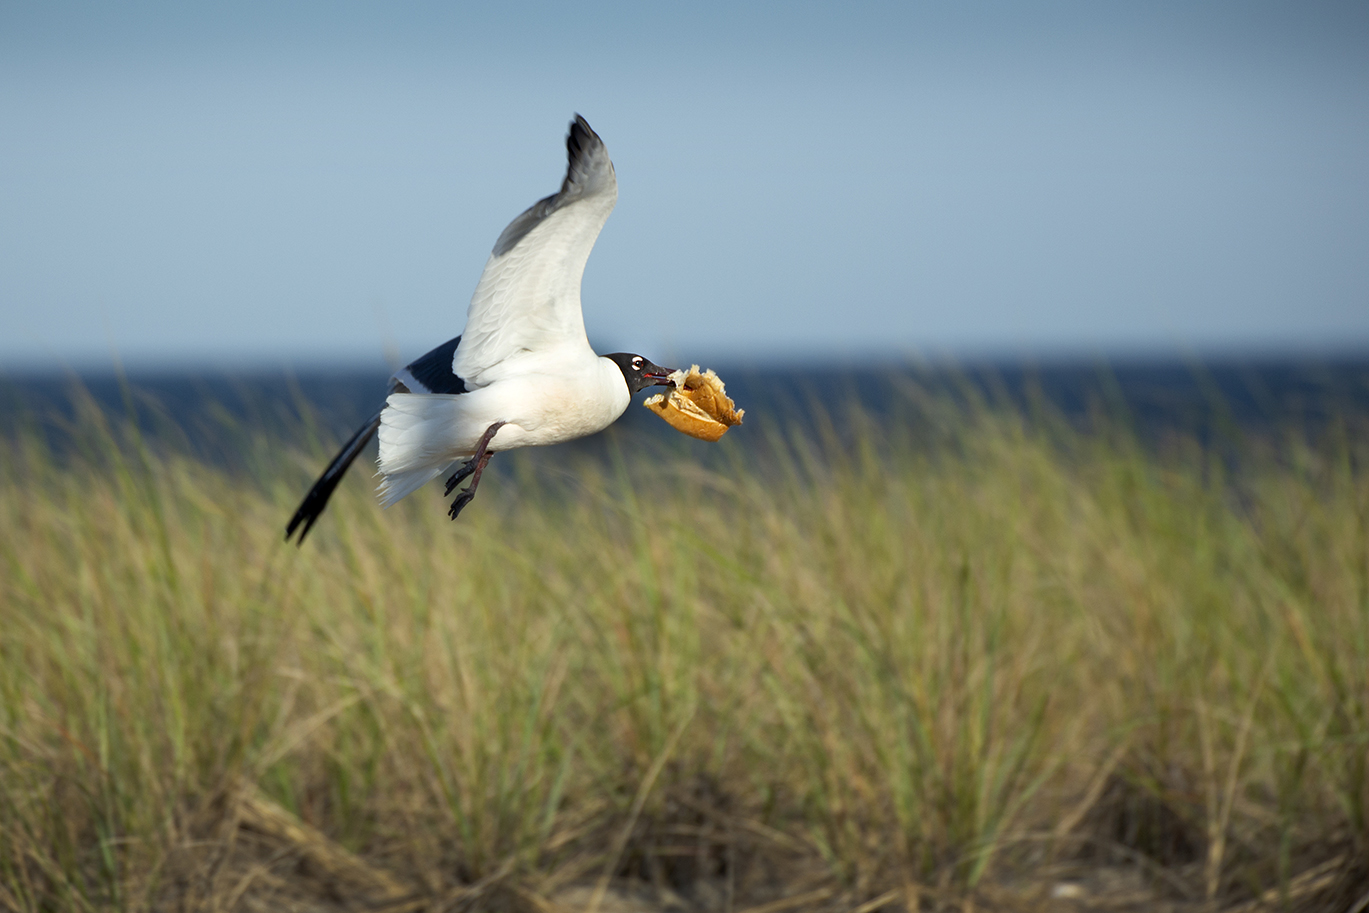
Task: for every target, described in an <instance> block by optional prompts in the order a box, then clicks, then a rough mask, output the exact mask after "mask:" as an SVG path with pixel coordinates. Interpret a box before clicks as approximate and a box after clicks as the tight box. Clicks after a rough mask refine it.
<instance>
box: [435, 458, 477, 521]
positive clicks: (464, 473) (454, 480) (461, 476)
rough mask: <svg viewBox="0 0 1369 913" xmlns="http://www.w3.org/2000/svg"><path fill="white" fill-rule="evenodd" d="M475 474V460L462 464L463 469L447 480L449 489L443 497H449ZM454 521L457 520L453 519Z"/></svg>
mask: <svg viewBox="0 0 1369 913" xmlns="http://www.w3.org/2000/svg"><path fill="white" fill-rule="evenodd" d="M473 472H475V459H474V458H471V459H469V460H467V461H466V462H464V463H462V464H461V468H460V469H458V470H457V471H456V472H454V473H452V474H451V476H450V477H449V478H448V479H447V488H446V490H445V491H443V492H442V497H444V498H445V497H447V495H449V494H451V493H452V492H453V491H454V490H455V489H456V486H458V485H460V484H461V483H462V482H463V481H465V480H466V478H467V477H468V476H469V475H470V474H471V473H473ZM452 519H456V518H455V517H453V518H452Z"/></svg>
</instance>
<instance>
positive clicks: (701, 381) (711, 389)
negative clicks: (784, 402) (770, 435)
mask: <svg viewBox="0 0 1369 913" xmlns="http://www.w3.org/2000/svg"><path fill="white" fill-rule="evenodd" d="M670 380H671V383H672V384H673V386H672V387H671V388H670V390H669V391H668V392H666V393H658V394H656V395H655V396H653V397H650V398H649V399H647V401H646V402H645V403H643V404H642V405H644V406H646V407H647V408H648V409H650V410H651V411H652V412H655V413H656V414H657V415H659V416H660V417H661V418H663V419H665V420H666V421H667V422H669V423H670V426H671V427H672V428H674V429H675V430H676V431H682V432H684V433H685V434H687V435H689V436H690V437H696V438H698V439H699V440H702V441H716V440H717V439H718V438H720V437H722V436H723V435H724V434H725V433H726V432H727V429H728V428H731V427H732V426H733V425H740V424H741V423H742V415H743V414H744V413H745V411H746V410H744V409H737V408H736V405H735V404H734V403H733V402H732V400H730V399H728V397H727V391H726V389H725V388H724V387H723V382H722V381H721V380H719V379H718V375H717V374H716V373H714V372H713V370H712V369H709V370H708V371H706V372H702V373H700V371H699V366H698V365H692V366H691V367H690V369H689V370H688V371H685V370H683V369H682V370H679V371H676V372H675V373H674V374H672V375H670Z"/></svg>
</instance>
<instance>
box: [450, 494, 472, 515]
mask: <svg viewBox="0 0 1369 913" xmlns="http://www.w3.org/2000/svg"><path fill="white" fill-rule="evenodd" d="M474 500H475V492H474V491H472V490H471V489H469V488H467V489H466V490H465V491H463V492H461V494H459V495H457V496H456V500H455V501H453V502H452V506H451V508H450V509H449V510H448V511H447V516H449V517H451V518H452V519H453V520H455V519H456V518H457V517H458V516H460V514H461V511H462V510H463V509H465V507H466V505H467V504H469V503H471V502H472V501H474Z"/></svg>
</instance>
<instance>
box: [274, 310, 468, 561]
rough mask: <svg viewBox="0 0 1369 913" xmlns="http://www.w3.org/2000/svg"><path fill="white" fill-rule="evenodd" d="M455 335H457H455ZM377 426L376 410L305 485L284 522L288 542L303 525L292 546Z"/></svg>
mask: <svg viewBox="0 0 1369 913" xmlns="http://www.w3.org/2000/svg"><path fill="white" fill-rule="evenodd" d="M458 338H459V337H458ZM379 428H380V413H379V412H377V413H376V414H375V415H374V416H372V417H371V420H370V421H369V422H367V423H366V424H364V425H362V426H361V427H360V428H358V429H357V431H356V433H355V434H353V435H352V437H351V439H350V440H348V441H347V443H346V444H343V445H342V449H341V450H339V451H338V455H337V456H335V457H333V461H332V462H331V463H329V464H328V468H327V469H325V470H323V475H321V476H319V477H318V481H317V482H315V483H314V485H313V487H312V488H310V489H309V493H308V494H307V495H305V496H304V500H303V501H301V502H300V505H299V508H298V509H297V510H296V511H295V515H294V516H293V517H291V518H290V522H289V523H287V524H286V525H285V541H286V542H289V541H290V537H291V536H293V535H294V534H295V529H296V528H297V527H298V526H299V525H300V524H301V523H303V524H304V528H303V529H301V530H300V534H299V540H298V541H296V543H295V545H296V546H301V545H303V544H304V537H305V536H307V535H309V530H311V529H313V527H314V522H315V521H316V520H318V518H319V516H320V515H322V513H323V509H324V508H325V507H327V506H328V499H329V498H331V497H332V496H333V492H334V491H335V490H336V489H337V487H338V483H339V482H341V481H342V477H343V475H345V474H346V472H347V468H348V467H349V466H351V465H352V461H353V460H355V459H356V458H357V454H359V453H360V452H361V449H362V448H363V447H365V446H366V444H367V442H368V441H370V440H371V438H372V436H374V435H375V433H376V431H377V429H379Z"/></svg>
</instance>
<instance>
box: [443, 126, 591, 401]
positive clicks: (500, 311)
mask: <svg viewBox="0 0 1369 913" xmlns="http://www.w3.org/2000/svg"><path fill="white" fill-rule="evenodd" d="M566 152H567V153H568V157H569V165H568V167H567V168H566V179H565V180H564V181H563V182H562V183H561V190H560V192H559V193H556V194H554V195H553V196H549V197H546V198H545V199H542V200H538V201H537V202H536V203H534V204H533V205H532V206H531V207H529V208H528V209H527V210H526V211H525V212H524V213H523V214H522V215H520V216H519V217H518V218H516V219H514V220H513V221H512V222H510V223H509V227H508V228H506V229H504V233H503V234H501V235H500V236H499V240H498V241H496V242H495V244H494V251H493V252H492V253H491V254H490V259H489V260H488V261H487V262H486V263H485V272H484V273H482V274H481V276H480V282H479V284H478V285H476V287H475V294H474V295H473V296H472V297H471V307H470V311H469V313H468V314H467V316H466V329H465V331H464V332H463V333H462V334H461V345H460V347H458V348H457V350H456V352H455V356H454V359H453V364H452V371H453V373H454V374H455V375H456V376H458V377H461V378H464V379H465V381H466V383H467V384H469V385H471V386H473V387H480V386H484V385H485V384H487V383H491V382H492V381H493V380H495V379H497V374H498V371H497V370H495V371H494V372H493V373H489V372H491V369H496V368H497V366H498V365H500V364H501V363H502V362H504V361H505V360H506V359H509V358H512V357H513V356H516V355H518V354H519V353H520V352H542V351H547V350H550V349H555V348H558V347H560V346H564V345H567V344H574V343H576V342H579V343H582V344H583V345H585V346H586V347H588V346H589V341H588V339H586V337H585V319H584V316H583V315H582V314H581V312H580V277H581V276H583V275H584V272H585V261H587V260H588V259H589V252H590V250H591V249H593V247H594V241H595V239H597V238H598V237H599V230H600V229H602V228H603V227H604V222H605V221H607V219H608V216H609V213H610V212H612V211H613V204H614V203H616V202H617V200H618V180H617V178H616V177H615V176H614V174H613V162H612V161H610V160H609V157H608V150H607V149H606V148H604V142H603V140H601V139H599V136H598V134H596V133H595V132H594V131H593V130H591V129H590V126H589V124H588V123H586V122H585V119H584V118H583V117H581V116H580V115H578V114H577V115H575V120H574V121H572V122H571V125H570V133H569V135H568V136H567V137H566Z"/></svg>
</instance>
